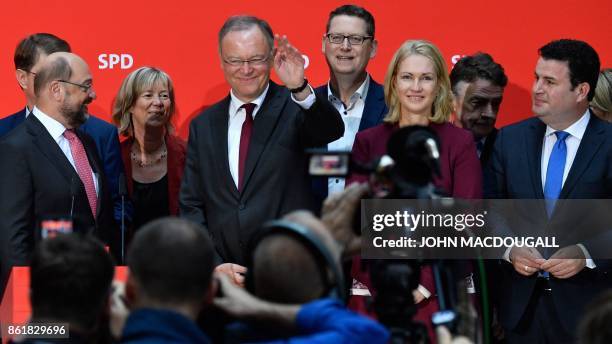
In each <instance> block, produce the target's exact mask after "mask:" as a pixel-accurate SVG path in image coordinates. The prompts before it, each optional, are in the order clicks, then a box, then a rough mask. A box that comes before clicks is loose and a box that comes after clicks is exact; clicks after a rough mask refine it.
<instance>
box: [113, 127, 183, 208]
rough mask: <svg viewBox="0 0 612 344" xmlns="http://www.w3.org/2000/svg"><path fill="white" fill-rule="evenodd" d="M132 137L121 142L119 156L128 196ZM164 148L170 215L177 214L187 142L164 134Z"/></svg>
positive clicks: (130, 189) (132, 187)
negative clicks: (165, 152) (121, 160)
mask: <svg viewBox="0 0 612 344" xmlns="http://www.w3.org/2000/svg"><path fill="white" fill-rule="evenodd" d="M133 143H134V138H132V137H130V138H128V139H126V140H124V141H122V142H121V156H122V158H123V165H124V166H125V174H126V176H127V177H126V178H125V181H126V184H127V189H128V193H129V195H130V197H131V196H132V192H133V190H134V182H133V179H132V162H131V160H130V152H131V150H132V144H133ZM166 149H167V150H168V156H167V158H166V161H167V163H168V207H169V209H168V210H169V212H170V215H173V216H177V215H178V209H179V207H178V196H179V191H180V188H181V179H182V178H183V169H184V168H185V152H186V150H187V144H186V143H185V141H183V139H181V138H180V137H177V136H174V135H170V134H168V135H166Z"/></svg>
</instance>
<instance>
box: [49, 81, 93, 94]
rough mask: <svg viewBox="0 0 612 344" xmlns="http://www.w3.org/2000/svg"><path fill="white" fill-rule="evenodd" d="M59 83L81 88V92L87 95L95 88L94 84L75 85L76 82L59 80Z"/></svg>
mask: <svg viewBox="0 0 612 344" xmlns="http://www.w3.org/2000/svg"><path fill="white" fill-rule="evenodd" d="M57 82H63V83H66V84H70V85H74V86H78V87H80V88H81V90H83V92H85V93H89V91H90V90H91V88H92V87H93V84H87V85H84V84H77V83H75V82H70V81H67V80H57Z"/></svg>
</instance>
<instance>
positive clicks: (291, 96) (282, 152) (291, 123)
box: [179, 16, 343, 282]
mask: <svg viewBox="0 0 612 344" xmlns="http://www.w3.org/2000/svg"><path fill="white" fill-rule="evenodd" d="M275 40H276V43H277V44H276V47H275V46H274V41H275ZM219 55H220V58H221V66H222V69H223V73H224V75H225V79H226V80H227V82H228V84H229V85H230V87H231V91H230V94H229V95H228V96H227V97H226V98H225V99H223V100H222V101H220V102H218V103H216V104H214V105H212V106H211V107H210V108H208V109H207V110H205V111H204V112H203V113H202V114H201V115H199V116H198V117H197V118H195V119H194V120H193V121H192V122H191V125H190V131H189V143H188V148H187V158H186V164H185V172H184V176H183V182H182V186H181V192H180V197H179V199H180V200H179V205H180V214H181V216H183V217H185V218H188V219H191V220H193V221H195V222H197V223H200V224H203V225H204V226H205V227H206V228H207V230H208V233H209V235H210V236H211V239H212V241H213V243H214V245H215V249H216V252H217V253H218V255H219V257H220V259H221V261H222V262H223V263H227V264H222V265H220V266H219V267H218V268H217V270H218V271H224V272H228V273H229V275H230V276H231V277H232V278H234V280H235V281H238V282H240V280H241V277H240V275H239V274H237V273H235V272H240V271H244V268H242V267H240V265H244V264H245V259H246V249H247V243H248V241H249V239H250V238H251V236H252V235H253V234H254V233H255V232H256V231H257V230H258V228H259V226H260V225H261V224H262V223H263V222H265V221H267V220H271V219H275V218H278V217H280V216H281V215H283V214H286V213H288V212H290V211H292V210H295V209H303V208H305V209H313V208H314V200H313V197H312V192H311V187H310V179H309V177H308V159H307V156H306V154H304V149H305V148H307V147H318V146H323V145H326V144H327V143H329V142H331V141H333V140H335V139H337V138H339V137H341V136H342V133H343V125H342V120H341V118H340V115H339V114H338V112H337V111H336V110H335V109H334V108H333V107H332V106H331V104H329V102H328V101H327V99H326V98H320V97H316V96H315V94H314V92H313V90H312V88H311V87H310V86H309V85H308V82H307V81H306V79H305V78H304V59H303V57H302V56H301V54H300V53H299V52H298V51H297V49H295V48H294V47H293V46H291V45H290V44H289V42H288V41H287V38H286V37H284V36H283V37H279V36H277V37H276V38H274V36H273V34H272V30H271V28H270V26H269V25H268V23H266V22H265V21H264V20H261V19H259V18H255V17H251V16H235V17H231V18H229V19H228V20H227V21H226V22H225V24H224V25H223V27H222V28H221V30H220V32H219ZM272 68H274V70H275V71H276V75H277V76H278V78H279V79H280V81H281V82H282V83H283V84H284V85H285V86H286V87H282V86H279V85H277V84H275V83H274V82H272V81H270V70H271V69H272ZM231 263H235V264H234V265H233V264H231Z"/></svg>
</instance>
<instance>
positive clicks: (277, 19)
mask: <svg viewBox="0 0 612 344" xmlns="http://www.w3.org/2000/svg"><path fill="white" fill-rule="evenodd" d="M344 3H345V2H344V1H328V0H310V1H308V2H301V3H300V2H290V1H287V0H274V1H215V2H204V1H201V0H178V1H172V2H169V1H160V0H149V1H118V0H110V1H98V2H95V1H94V2H87V1H76V0H56V1H48V0H21V1H6V2H4V3H3V5H2V10H3V11H2V14H0V16H1V20H0V22H1V23H2V24H1V25H2V28H3V30H2V36H1V38H0V51H1V52H2V54H1V56H0V94H2V102H1V103H0V117H5V116H6V115H9V114H11V113H14V112H16V111H17V110H19V109H20V108H22V107H23V106H24V105H25V103H24V97H23V94H22V92H21V90H20V89H19V87H18V85H17V82H16V80H15V76H14V75H15V73H14V65H13V60H12V59H13V51H14V49H15V46H16V45H17V43H18V42H19V40H20V39H21V38H23V37H24V36H26V35H28V34H31V33H34V32H50V33H53V34H56V35H58V36H60V37H62V38H64V39H66V40H67V41H68V42H69V43H70V44H71V46H72V48H73V51H74V52H75V53H77V54H79V55H81V56H82V57H83V58H85V60H86V61H87V62H88V63H89V65H90V68H91V70H92V73H93V77H94V85H95V90H96V93H97V95H98V99H97V100H96V101H94V102H93V103H92V104H91V105H90V106H89V109H90V112H91V113H93V114H95V115H97V116H99V117H101V118H103V119H106V120H110V111H111V106H112V101H113V98H114V95H115V93H116V92H117V90H118V88H119V85H120V84H121V81H122V80H123V78H124V77H125V76H126V75H127V74H128V73H129V72H130V71H132V70H134V69H135V68H138V67H140V66H144V65H152V66H157V67H159V68H161V69H163V70H165V71H166V72H168V73H169V74H170V76H171V77H172V79H173V81H174V84H175V88H176V101H177V106H178V113H177V116H176V118H175V125H176V127H177V128H178V132H179V133H180V134H181V136H183V137H186V136H187V126H188V124H189V120H190V119H191V118H192V117H193V116H194V115H195V114H197V113H198V112H199V110H200V109H201V108H203V107H205V106H207V105H210V104H212V103H214V102H216V101H218V100H219V99H221V98H222V97H223V96H224V95H226V94H227V92H228V87H227V85H226V84H225V80H224V79H223V74H222V72H221V68H220V63H219V58H218V55H217V36H216V35H217V31H218V30H219V28H220V27H221V25H222V23H223V21H224V20H225V19H226V18H227V17H228V16H230V15H234V14H245V13H246V14H253V15H256V16H260V17H262V18H264V19H266V20H268V21H269V22H270V24H271V25H272V28H273V30H274V31H275V32H277V33H280V34H286V35H287V36H288V37H289V39H290V41H292V43H293V44H294V45H296V46H297V47H298V48H299V49H300V50H301V51H302V52H303V53H304V54H305V55H307V56H308V58H309V61H310V65H309V66H308V69H307V71H306V74H307V76H308V78H309V79H310V80H311V82H312V83H313V84H316V85H319V84H322V83H325V82H326V81H327V78H328V70H327V66H326V64H325V59H324V57H323V55H322V53H321V37H322V35H323V34H324V33H325V23H326V20H327V15H328V13H329V11H331V10H332V9H333V8H335V7H337V6H339V5H342V4H344ZM355 3H357V4H359V5H362V6H364V7H366V8H367V9H368V10H370V11H371V12H372V14H373V15H374V17H375V18H376V36H377V39H378V41H379V50H378V55H377V56H376V57H375V59H374V60H372V61H371V62H370V66H369V71H370V73H371V74H372V75H373V77H374V78H375V79H376V80H378V81H379V82H382V79H383V76H384V72H385V70H386V66H387V63H388V62H389V60H390V58H391V55H392V54H393V52H394V51H395V50H396V49H397V48H398V47H399V45H400V44H401V43H402V42H403V41H404V40H407V39H417V38H423V39H428V40H430V41H432V42H434V43H435V44H436V45H438V46H439V48H440V49H441V50H442V53H443V54H444V56H445V58H446V61H447V63H448V64H449V65H452V60H453V56H457V55H464V54H471V53H474V52H476V51H479V50H480V51H485V52H488V53H490V54H492V55H493V57H494V58H495V59H496V60H497V61H498V62H500V63H501V64H502V65H503V66H504V68H505V69H506V73H507V74H508V77H509V79H510V84H509V86H508V87H507V89H506V93H505V100H504V103H503V104H502V107H501V111H500V118H499V121H498V124H499V125H504V124H508V123H511V122H514V121H516V120H519V119H522V118H525V117H527V116H529V115H530V107H531V105H530V97H529V92H530V91H529V90H530V88H531V82H532V80H533V68H534V65H535V62H536V60H537V49H538V47H540V46H542V45H543V44H545V43H546V42H548V41H550V40H553V39H557V38H577V39H582V40H585V41H587V42H589V43H590V44H591V45H592V46H593V47H594V48H595V49H596V50H597V51H598V52H599V54H600V58H601V60H602V66H608V67H609V66H612V46H611V45H610V42H612V28H611V26H610V12H611V10H612V2H611V1H610V0H581V1H576V0H565V1H562V0H541V1H527V0H513V1H508V0H505V1H499V0H472V1H450V0H439V1H435V2H432V1H385V0H379V1H355ZM103 54H107V55H103ZM108 54H117V55H119V56H120V55H122V54H123V55H129V57H124V62H125V64H124V67H127V68H122V67H121V63H119V64H117V65H114V66H113V68H112V69H111V68H108V67H109V66H108V62H109V57H108ZM100 59H102V60H103V61H104V63H102V62H101V61H100ZM130 59H131V62H132V63H131V64H130ZM104 67H106V68H104Z"/></svg>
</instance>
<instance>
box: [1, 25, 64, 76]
mask: <svg viewBox="0 0 612 344" xmlns="http://www.w3.org/2000/svg"><path fill="white" fill-rule="evenodd" d="M58 51H63V52H70V45H69V44H68V42H66V41H64V40H63V39H61V38H59V37H57V36H54V35H52V34H50V33H35V34H33V35H30V36H28V37H26V38H24V39H22V40H21V41H20V42H19V44H17V48H16V49H15V55H14V56H13V60H14V61H15V69H22V70H25V71H28V72H29V71H30V69H31V68H32V67H33V66H34V65H35V64H36V62H37V60H38V57H39V56H40V53H45V54H47V55H50V54H52V53H55V52H58Z"/></svg>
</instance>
